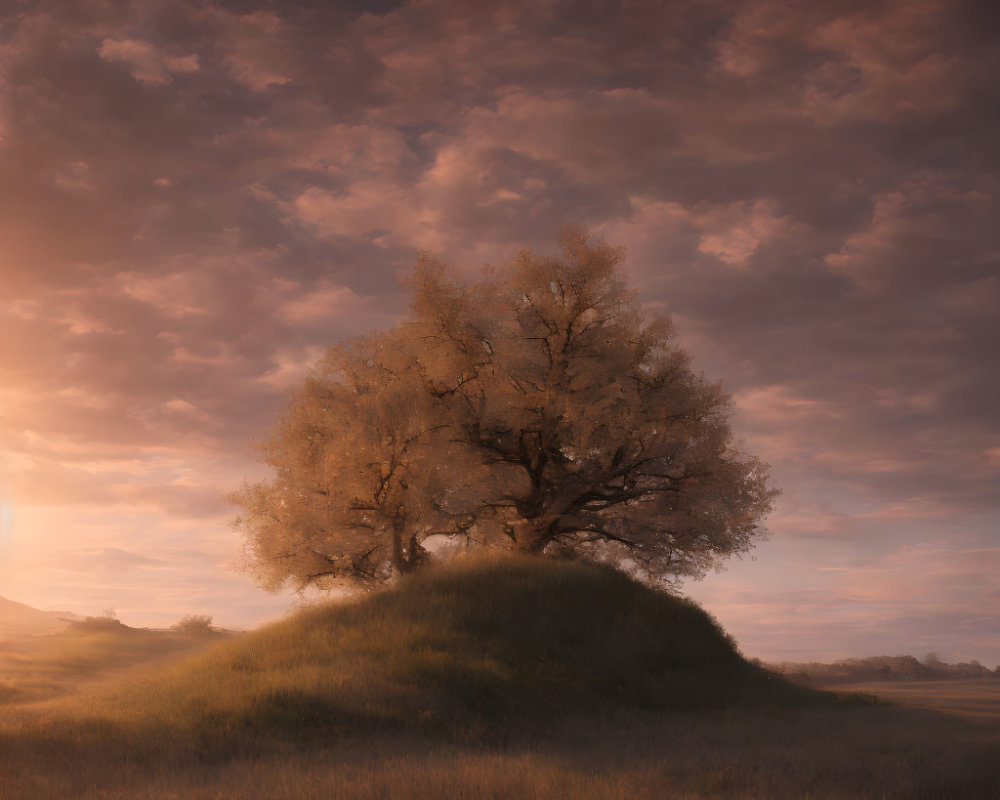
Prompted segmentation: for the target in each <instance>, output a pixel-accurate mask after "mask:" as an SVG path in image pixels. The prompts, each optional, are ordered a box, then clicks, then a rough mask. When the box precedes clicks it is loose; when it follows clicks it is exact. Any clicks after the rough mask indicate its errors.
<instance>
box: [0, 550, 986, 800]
mask: <svg viewBox="0 0 1000 800" xmlns="http://www.w3.org/2000/svg"><path fill="white" fill-rule="evenodd" d="M542 610H544V613H542ZM222 638H224V640H221V641H220V640H216V639H215V638H213V637H204V636H203V637H183V636H179V635H176V634H171V633H157V632H129V631H128V630H127V629H125V630H119V629H113V628H109V629H108V630H96V631H76V632H75V633H72V634H69V635H63V636H58V637H46V638H44V639H38V640H35V641H34V642H33V643H32V645H31V647H30V652H29V651H28V650H25V649H21V650H18V649H17V648H15V647H13V646H12V645H10V646H8V647H7V649H6V651H4V650H3V649H2V648H0V680H2V681H3V682H2V683H0V686H3V687H5V688H4V689H3V691H5V692H6V693H7V694H6V695H4V696H0V800H35V799H38V800H41V799H42V798H45V799H46V800H48V798H67V799H70V798H81V799H84V798H86V799H88V800H98V798H100V799H102V800H104V799H107V800H110V799H111V798H121V800H125V799H126V798H128V799H129V800H131V799H132V798H149V799H150V800H153V798H156V800H166V799H167V798H176V799H177V800H182V799H183V800H188V798H190V799H191V800H210V799H211V800H215V799H216V798H275V799H277V798H289V799H291V798H295V799H299V798H301V799H302V800H305V798H328V797H329V798H343V799H344V800H351V799H352V798H385V799H387V798H427V799H428V800H429V799H430V798H443V797H448V798H467V799H468V800H479V799H480V798H481V799H482V800H486V798H497V799H498V798H537V800H543V799H548V798H552V799H553V800H554V799H555V798H567V797H573V798H601V799H602V800H603V799H604V798H609V799H610V798H621V799H622V800H624V799H625V798H650V800H652V798H657V799H659V798H774V800H781V799H782V798H813V799H814V800H818V799H819V798H830V799H831V800H832V799H833V798H872V800H875V799H876V798H880V799H881V798H927V800H931V799H932V798H933V799H934V800H938V799H939V798H993V799H995V798H996V797H997V796H998V789H1000V764H998V759H997V753H998V752H1000V682H998V681H992V680H982V681H947V682H938V683H933V684H932V683H927V682H923V683H921V684H920V685H916V684H906V683H903V682H896V683H878V684H877V685H876V684H871V685H862V686H852V687H850V691H846V692H845V691H844V689H845V687H838V690H840V691H839V693H837V694H829V693H821V692H815V691H811V690H808V689H800V688H798V687H794V686H791V685H789V684H787V683H785V682H784V681H782V680H781V679H780V678H779V677H778V676H777V675H772V674H770V673H767V672H765V671H764V670H762V669H760V668H759V667H757V666H755V665H753V664H750V663H748V662H746V661H744V660H742V659H741V658H739V656H738V654H736V652H735V651H734V650H733V649H732V646H731V643H730V642H729V641H728V640H727V639H726V638H725V637H724V635H723V634H722V633H721V631H719V630H718V629H717V628H715V627H714V625H713V623H712V622H711V620H710V619H709V618H708V617H707V616H705V615H703V614H702V613H701V612H700V611H698V610H697V609H695V608H693V607H691V606H690V605H687V604H683V603H677V602H675V601H672V600H669V599H664V598H663V597H662V596H654V595H652V594H650V593H648V592H647V591H646V590H642V589H641V588H638V587H636V586H634V585H629V582H627V581H626V582H623V580H622V579H621V578H619V577H616V576H612V575H610V574H607V573H604V572H602V571H599V570H592V569H590V570H588V569H582V568H578V567H576V566H570V565H523V564H521V565H514V566H513V567H511V566H498V565H496V564H490V565H486V566H482V565H480V566H478V567H476V568H474V569H464V570H461V571H458V570H452V571H451V572H446V573H441V574H438V575H435V576H431V577H429V578H424V579H421V581H413V582H410V583H408V584H406V585H404V586H401V587H400V588H399V589H396V590H394V591H393V592H389V593H386V594H384V595H380V596H377V597H373V598H369V599H367V600H365V601H362V602H358V603H355V604H352V605H348V606H346V607H340V608H320V609H316V610H314V611H310V612H308V613H305V614H299V615H298V616H296V617H295V618H293V619H290V620H287V621H284V622H282V623H278V624H276V625H273V626H269V627H268V628H265V629H262V630H261V631H257V632H254V633H251V634H246V635H243V636H236V637H229V638H225V637H222ZM872 692H875V693H877V694H878V695H879V697H883V698H886V700H885V701H878V700H876V699H875V697H874V696H873V695H872ZM897 702H898V704H897Z"/></svg>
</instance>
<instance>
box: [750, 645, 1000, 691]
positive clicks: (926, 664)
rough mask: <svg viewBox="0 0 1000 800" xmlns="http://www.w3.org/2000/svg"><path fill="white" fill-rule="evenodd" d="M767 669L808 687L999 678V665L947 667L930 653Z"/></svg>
mask: <svg viewBox="0 0 1000 800" xmlns="http://www.w3.org/2000/svg"><path fill="white" fill-rule="evenodd" d="M768 666H769V667H770V668H771V669H773V670H774V671H775V672H779V673H781V674H782V675H784V676H785V677H786V678H788V679H789V680H791V681H794V682H796V683H804V684H809V685H824V684H832V683H861V682H864V681H903V680H905V681H939V680H951V679H954V678H989V677H993V678H997V679H1000V665H998V666H997V667H996V668H995V669H992V670H991V669H988V668H987V667H984V666H983V665H982V664H980V663H979V662H978V661H976V660H975V659H972V660H971V661H969V662H962V663H959V664H946V663H944V662H943V661H941V660H940V659H939V658H938V657H937V655H935V654H934V653H929V654H928V655H927V656H925V657H924V660H923V661H919V660H917V659H916V658H914V657H913V656H871V657H870V658H847V659H844V660H842V661H835V662H834V663H833V664H819V663H816V662H811V663H808V664H798V663H790V662H782V663H778V664H769V665H768Z"/></svg>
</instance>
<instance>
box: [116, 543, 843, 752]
mask: <svg viewBox="0 0 1000 800" xmlns="http://www.w3.org/2000/svg"><path fill="white" fill-rule="evenodd" d="M825 697H827V696H825V695H822V694H820V693H818V692H813V691H811V690H809V689H805V688H802V687H796V686H792V685H791V684H788V683H786V682H785V681H783V680H781V679H780V678H778V677H777V676H776V675H774V674H773V673H771V672H769V671H767V670H765V669H763V668H762V667H760V666H758V665H756V664H754V663H751V662H749V661H747V660H746V659H744V658H743V657H742V656H741V655H740V654H739V652H738V650H737V648H736V646H735V645H734V643H733V641H732V640H731V639H730V638H729V637H727V636H726V634H725V633H724V632H723V631H722V630H721V628H720V627H719V626H718V624H717V623H716V622H715V621H714V620H713V619H712V618H711V617H710V616H709V615H708V614H706V613H705V612H704V611H702V610H701V609H700V608H698V607H697V606H696V605H695V604H693V603H691V602H689V601H686V600H683V599H680V598H677V597H673V596H671V595H668V594H665V593H662V592H657V591H654V590H652V589H650V588H648V587H645V586H643V585H641V584H639V583H636V582H635V581H633V580H631V579H629V578H628V577H626V576H625V575H623V574H621V573H620V572H617V571H614V570H611V569H607V568H601V567H595V566H588V565H584V564H578V563H566V562H551V561H543V560H540V559H529V558H494V559H490V560H479V561H472V562H466V563H458V564H452V565H447V566H442V567H439V568H437V569H433V570H430V571H427V572H426V573H422V574H418V575H414V576H412V577H409V578H407V579H405V580H403V581H401V582H400V583H399V584H398V585H397V586H395V587H393V588H391V589H389V590H386V591H384V592H381V593H378V594H372V595H367V596H364V597H361V598H359V599H356V600H354V601H352V602H348V603H340V604H336V605H324V606H320V607H314V608H310V609H306V610H303V611H300V612H299V613H297V614H296V615H294V616H292V617H290V618H288V619H286V620H283V621H281V622H278V623H274V624H272V625H269V626H267V627H265V628H263V629H260V630H258V631H255V632H252V633H249V634H246V635H243V636H240V637H238V638H235V639H232V640H230V641H228V642H225V643H224V644H222V645H220V646H217V647H214V648H212V649H211V650H208V651H206V652H204V653H202V654H200V655H199V656H196V657H194V658H192V659H191V660H188V661H186V662H184V663H183V664H181V665H179V666H177V667H175V668H173V669H170V670H168V671H166V672H165V673H163V674H159V675H157V676H156V679H155V683H154V682H153V681H152V680H150V681H149V682H147V683H139V684H135V685H132V686H130V687H128V688H126V689H122V690H121V691H120V692H116V697H115V699H114V703H113V704H112V703H108V704H107V705H105V706H104V707H103V708H101V709H98V710H99V711H100V712H101V713H100V716H102V717H103V718H104V720H105V722H104V723H102V724H103V725H106V726H107V728H106V729H113V728H117V727H124V728H126V729H131V730H132V731H133V732H134V730H135V728H136V726H138V727H140V728H142V729H143V730H145V731H149V730H156V731H159V732H160V733H159V734H157V738H160V737H161V736H163V735H165V734H167V735H169V738H170V739H171V740H172V741H173V742H175V743H177V746H178V747H182V748H183V746H184V745H183V743H184V742H192V741H196V742H197V744H198V747H199V748H202V751H203V752H204V751H205V750H209V751H210V750H212V749H214V748H219V749H220V750H229V749H231V748H232V747H237V748H239V747H242V746H245V745H248V744H251V743H253V742H258V743H259V742H261V741H265V740H273V739H278V740H295V741H299V742H302V741H309V740H324V741H327V740H329V739H330V737H331V736H332V737H334V738H338V737H341V736H343V737H352V738H354V737H358V736H363V735H368V734H379V735H382V734H396V733H414V732H417V733H420V734H421V735H429V736H432V737H435V738H437V737H444V738H446V739H451V740H459V741H478V740H481V739H482V740H493V739H496V738H497V737H499V738H501V739H502V738H504V737H508V736H510V735H516V736H523V735H531V732H532V731H540V730H547V729H549V728H550V727H551V726H552V725H553V724H558V723H559V722H560V721H561V720H566V719H581V720H582V719H602V718H604V719H607V718H609V717H610V716H614V715H616V714H621V713H623V712H624V713H628V712H629V711H634V712H637V713H645V712H648V711H653V710H660V711H695V710H704V709H723V708H735V707H743V708H746V707H762V706H775V705H780V706H787V705H796V704H811V703H815V702H817V701H820V702H822V700H821V698H825ZM129 738H131V739H132V740H133V741H135V740H141V739H142V737H141V736H140V737H135V736H132V735H131V734H130V735H129Z"/></svg>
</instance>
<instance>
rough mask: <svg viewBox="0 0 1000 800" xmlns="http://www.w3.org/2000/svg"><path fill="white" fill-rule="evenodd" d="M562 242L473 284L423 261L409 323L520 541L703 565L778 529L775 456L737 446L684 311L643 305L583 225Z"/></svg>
mask: <svg viewBox="0 0 1000 800" xmlns="http://www.w3.org/2000/svg"><path fill="white" fill-rule="evenodd" d="M561 244H562V248H563V252H562V254H561V255H560V256H559V257H539V256H536V255H535V254H533V253H531V252H527V251H525V252H522V253H521V254H520V256H519V257H518V258H517V259H516V260H515V261H514V263H513V264H512V265H511V266H510V267H508V268H507V269H505V270H503V271H501V272H500V273H499V275H497V276H495V277H494V278H492V279H490V280H486V281H483V282H480V283H479V284H477V285H474V286H469V285H466V284H463V283H462V282H461V281H459V280H457V279H456V278H455V277H454V276H453V275H449V272H448V270H447V269H445V268H444V267H443V266H442V265H441V264H440V263H439V262H437V261H436V260H434V259H433V258H424V259H422V260H421V262H420V263H419V264H418V266H417V270H416V274H415V276H414V278H413V281H412V286H413V289H414V303H413V319H412V321H411V322H409V324H408V325H406V326H404V330H405V331H406V335H407V336H408V337H410V338H411V339H417V340H419V341H421V342H422V343H423V346H422V347H420V348H419V352H420V354H421V360H422V364H423V370H424V372H425V374H426V375H427V376H428V378H429V387H430V389H431V392H432V394H434V395H435V396H437V397H439V398H440V399H441V400H442V402H443V403H444V404H445V405H446V406H447V407H448V410H449V418H450V420H451V424H452V426H453V427H454V429H455V431H456V436H457V438H458V439H459V440H460V441H462V442H463V443H464V444H465V445H466V446H467V447H468V448H470V449H472V450H474V451H476V452H477V453H478V454H479V456H480V458H481V459H482V461H483V462H484V463H485V464H488V465H489V466H490V467H491V472H490V481H489V483H488V484H487V485H485V486H484V487H483V494H482V505H483V508H484V509H491V510H493V512H494V516H495V517H496V518H498V519H499V520H501V521H502V524H503V527H504V530H505V531H506V533H507V535H508V536H509V538H510V542H511V545H512V546H513V547H514V548H515V549H518V550H522V551H525V552H530V553H541V552H553V553H561V554H564V555H576V556H582V557H588V558H593V559H599V560H613V561H616V562H618V563H621V564H624V565H627V566H629V567H631V568H633V569H635V570H637V571H638V572H640V573H641V574H643V575H645V576H647V577H649V578H652V579H658V580H664V579H666V580H670V579H671V578H673V577H677V576H681V575H700V574H703V573H704V572H705V571H706V569H707V568H708V567H710V566H711V565H713V564H715V563H717V562H718V560H719V559H721V558H723V557H725V556H728V555H731V554H734V553H740V552H745V551H747V550H749V549H750V548H751V547H752V545H753V543H754V540H755V538H757V537H758V536H759V535H761V534H762V533H763V529H762V527H761V523H762V520H763V518H764V516H765V515H766V513H767V512H768V511H769V510H770V505H771V501H772V499H773V497H774V495H775V494H776V493H775V492H774V491H773V490H772V489H771V488H769V486H768V479H767V468H766V466H765V465H764V464H762V463H761V462H760V461H759V460H758V459H757V458H755V457H753V456H751V455H747V454H745V453H742V452H740V451H739V450H738V449H736V448H735V447H733V445H732V434H731V431H730V427H729V425H728V416H729V413H730V410H731V402H730V398H729V397H728V396H727V395H726V394H724V393H723V391H722V389H721V387H720V385H719V384H718V383H715V382H712V381H709V380H707V379H706V378H705V377H704V376H703V375H700V374H698V373H695V372H694V371H693V370H692V369H691V367H690V364H689V359H688V357H687V355H686V354H685V353H684V352H683V350H682V349H681V348H680V347H679V346H678V345H677V343H676V341H675V338H674V334H673V329H672V326H671V324H670V322H669V320H668V319H666V318H665V317H662V316H655V315H646V314H644V313H643V310H642V308H641V306H640V304H639V302H638V300H637V298H636V296H635V293H634V292H632V291H630V290H629V289H628V288H627V287H626V285H625V283H624V276H623V272H622V267H621V264H622V257H623V252H622V250H621V249H619V248H614V247H611V246H609V245H607V244H606V243H604V242H601V241H598V242H593V241H591V240H590V239H589V237H588V235H587V232H586V231H585V230H583V229H581V228H576V227H571V228H567V229H566V230H564V232H563V234H562V237H561Z"/></svg>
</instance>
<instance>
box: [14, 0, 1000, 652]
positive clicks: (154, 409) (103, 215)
mask: <svg viewBox="0 0 1000 800" xmlns="http://www.w3.org/2000/svg"><path fill="white" fill-rule="evenodd" d="M998 76H1000V6H997V5H995V4H989V3H982V2H973V1H972V0H970V1H969V2H961V0H900V1H899V2H878V0H875V1H874V2H873V1H872V0H864V2H851V0H847V1H846V2H844V1H843V0H838V2H782V1H780V0H776V1H774V2H771V1H769V0H745V1H744V2H738V1H735V0H691V1H690V2H649V1H646V0H620V1H619V2H614V3H612V2H601V0H590V1H589V2H569V0H562V1H558V2H553V1H552V0H530V1H525V2H514V1H513V0H501V1H500V2H490V3H484V4H473V3H464V2H457V1H456V0H450V1H449V0H418V1H416V2H391V1H390V0H385V1H383V2H369V3H366V2H360V1H355V2H336V3H324V2H305V0H303V2H281V3H278V2H266V1H265V0H245V1H244V0H215V1H214V2H212V1H211V0H200V1H199V2H192V1H191V0H131V1H130V0H87V1H86V2H83V0H77V2H68V1H63V2H58V1H56V0H31V1H30V2H28V1H27V0H6V2H4V3H3V4H2V6H0V595H2V596H4V597H8V598H10V599H13V600H17V601H20V602H24V603H28V604H30V605H33V606H36V607H38V608H43V609H60V610H69V611H73V612H76V613H80V614H99V613H102V612H103V611H104V610H106V609H110V610H114V611H115V612H116V613H117V614H118V616H119V617H120V618H121V619H122V620H123V621H125V622H126V623H128V624H131V625H169V624H171V623H172V622H174V621H176V620H177V619H178V618H180V617H181V616H182V615H184V614H187V613H206V614H211V615H213V616H214V618H215V621H216V624H220V625H226V626H229V627H248V626H252V625H255V624H257V623H259V622H261V621H263V620H266V619H272V618H275V617H277V616H280V615H281V614H282V613H283V611H284V610H285V609H287V608H288V607H289V606H291V605H293V604H294V603H295V602H296V601H295V598H294V597H293V596H291V595H285V596H272V595H268V594H266V593H264V592H262V591H261V590H259V589H257V588H256V587H255V586H254V585H253V582H252V581H251V580H250V579H249V578H248V577H246V576H245V575H244V574H241V573H240V572H238V571H237V570H236V569H235V567H236V566H237V565H238V563H239V560H240V557H241V541H240V538H239V535H238V534H237V533H236V532H234V531H233V530H232V528H231V527H230V526H229V520H230V519H231V518H232V517H233V515H234V509H233V508H231V507H230V506H227V505H226V504H225V503H224V502H223V500H222V497H223V495H224V494H225V493H226V492H227V491H230V490H233V489H235V488H237V487H238V486H239V485H240V483H241V482H242V481H243V480H244V479H245V478H246V479H259V478H261V477H264V476H265V475H266V471H265V470H264V468H263V466H262V465H260V464H259V463H258V462H257V460H256V456H255V452H254V451H253V450H252V449H251V447H250V445H251V444H252V443H254V442H260V441H262V440H263V439H265V438H266V437H267V435H268V431H269V428H270V426H271V425H272V424H273V423H274V422H275V421H276V419H277V416H278V414H279V413H280V412H281V409H282V406H283V405H284V403H285V402H286V398H287V392H288V390H289V389H290V388H291V387H292V386H294V385H295V384H296V382H297V381H299V380H301V378H302V377H303V376H304V375H305V373H306V371H307V370H308V369H309V367H310V366H311V365H312V364H313V363H314V362H315V361H316V360H317V359H318V358H319V357H320V355H321V354H322V352H323V350H324V348H325V347H326V346H328V345H331V344H334V343H336V342H338V341H340V340H341V339H343V338H345V337H348V336H352V335H356V334H360V333H363V332H366V331H368V330H371V329H373V328H387V327H391V326H392V325H393V324H395V322H397V321H398V320H399V319H400V318H401V316H402V315H403V314H404V313H405V311H406V302H407V301H406V297H405V294H404V292H403V290H402V289H401V288H400V286H399V284H398V282H397V279H398V278H399V277H400V276H403V275H405V274H406V273H407V271H408V270H409V269H410V268H411V267H412V265H413V264H414V262H415V260H416V257H417V254H418V252H419V251H421V250H423V251H430V252H433V253H436V254H438V255H439V256H440V257H442V258H443V259H444V260H446V261H448V262H450V263H454V264H456V265H457V266H458V267H459V268H460V269H463V270H466V271H468V272H469V274H473V273H474V272H475V271H476V270H478V269H479V268H480V267H481V266H482V265H484V264H486V263H490V264H496V265H500V264H503V263H504V262H506V261H507V260H509V259H510V258H511V257H512V256H513V255H514V254H515V253H516V252H517V251H518V250H519V249H520V248H523V247H529V248H532V249H533V250H536V251H539V252H552V251H554V249H555V244H554V242H555V237H556V234H557V231H558V230H559V228H560V227H561V226H562V225H563V224H565V223H567V222H575V223H580V224H585V225H587V226H589V227H590V229H591V230H592V231H593V232H594V233H595V234H597V235H600V236H604V237H606V238H607V239H608V241H610V242H612V243H615V244H623V245H625V246H626V247H627V248H628V256H627V264H628V271H629V272H628V274H629V281H630V283H631V284H632V285H633V286H634V287H635V288H636V289H637V290H638V291H639V297H640V299H641V301H642V302H643V303H644V304H645V305H646V306H647V307H648V308H649V309H650V310H652V311H662V312H667V313H669V314H670V315H671V316H672V317H673V319H674V321H675V323H676V325H677V327H678V329H679V331H680V337H681V341H682V342H683V344H684V346H685V348H686V349H687V350H688V351H689V353H690V354H691V356H692V358H693V363H694V366H695V367H696V369H699V370H703V371H704V372H705V373H706V374H707V375H709V376H710V377H712V378H718V379H721V380H722V382H723V384H724V386H725V387H726V389H727V390H728V391H729V392H731V393H732V394H733V397H734V402H735V412H734V415H733V418H732V425H733V429H734V434H735V436H736V438H737V440H739V441H740V442H742V443H743V446H744V447H745V448H746V449H747V450H749V451H750V452H753V453H755V454H757V455H759V456H761V457H762V458H763V459H764V460H766V461H767V462H769V463H770V464H771V466H772V474H773V476H774V481H775V483H776V484H777V485H778V486H779V487H780V488H781V489H782V490H783V494H782V495H781V497H780V498H779V499H778V501H777V505H776V509H775V511H774V513H773V514H772V515H771V517H770V519H769V523H768V527H769V529H770V531H771V534H770V537H769V538H768V539H767V540H766V541H763V542H762V543H761V544H760V545H759V546H758V548H757V549H756V551H755V552H754V554H753V558H750V557H746V558H744V559H743V560H731V561H729V562H727V564H725V565H724V569H723V570H722V571H720V572H718V573H713V574H711V575H710V576H708V577H707V578H706V579H705V580H703V581H701V582H698V583H690V584H687V585H685V587H684V591H685V592H687V593H688V594H690V596H692V597H694V598H695V599H697V600H698V601H699V602H700V603H702V604H703V605H704V607H705V608H706V609H707V610H708V611H710V612H711V613H712V614H713V615H714V616H715V617H716V618H717V619H718V620H719V621H720V622H721V623H722V624H723V625H724V627H726V629H727V630H729V631H730V632H731V633H732V634H733V635H734V636H735V637H736V639H737V641H738V642H739V644H740V646H741V648H742V650H743V652H744V653H745V654H747V655H748V656H756V657H761V658H765V659H768V660H831V659H834V658H842V657H848V656H866V655H877V654H889V655H895V654H902V653H912V654H914V655H917V656H918V657H921V656H923V655H925V654H926V653H928V652H931V651H933V652H936V653H937V654H938V655H939V656H940V657H941V658H943V659H944V660H946V661H958V660H968V659H972V658H976V659H979V660H980V661H982V662H983V663H984V664H987V665H988V666H993V665H994V664H996V663H998V662H1000V577H998V576H1000V414H998V408H1000V402H998V398H1000V370H998V368H997V365H998V363H1000V359H998V349H1000V216H998V191H1000V185H998V170H997V167H998V162H1000V148H998V143H1000V103H998V102H997V97H998V90H1000V78H998Z"/></svg>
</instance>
